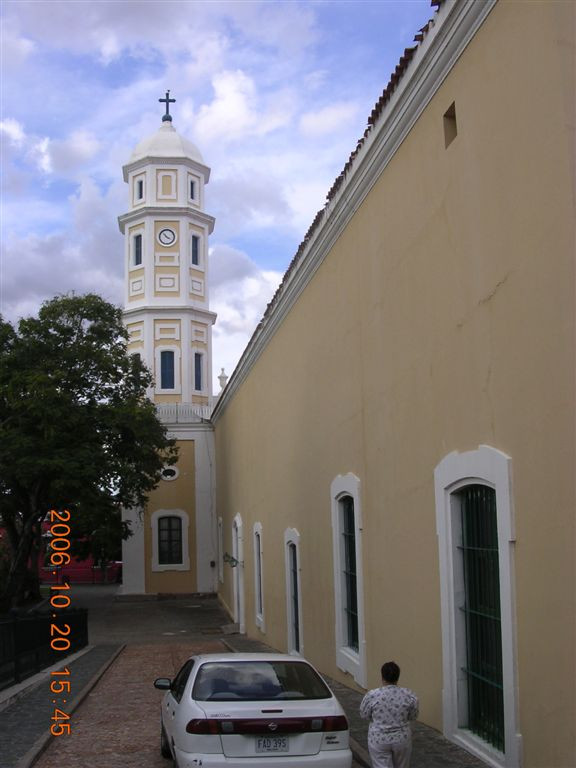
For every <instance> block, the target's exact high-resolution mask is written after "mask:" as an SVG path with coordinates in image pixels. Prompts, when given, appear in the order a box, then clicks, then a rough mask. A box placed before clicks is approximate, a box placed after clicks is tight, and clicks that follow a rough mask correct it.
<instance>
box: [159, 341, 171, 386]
mask: <svg viewBox="0 0 576 768" xmlns="http://www.w3.org/2000/svg"><path fill="white" fill-rule="evenodd" d="M160 389H174V352H172V351H171V350H168V349H164V350H163V351H162V352H160Z"/></svg>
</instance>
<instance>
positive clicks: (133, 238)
mask: <svg viewBox="0 0 576 768" xmlns="http://www.w3.org/2000/svg"><path fill="white" fill-rule="evenodd" d="M138 235H139V236H140V237H141V238H142V247H141V251H140V255H141V257H142V260H141V261H140V264H135V263H134V259H135V258H136V245H135V241H136V237H137V236H138ZM129 242H130V254H129V258H128V264H129V269H130V271H133V270H136V269H144V259H145V256H146V253H145V250H146V248H145V243H146V238H145V237H144V227H142V228H140V229H134V230H132V232H130V241H129Z"/></svg>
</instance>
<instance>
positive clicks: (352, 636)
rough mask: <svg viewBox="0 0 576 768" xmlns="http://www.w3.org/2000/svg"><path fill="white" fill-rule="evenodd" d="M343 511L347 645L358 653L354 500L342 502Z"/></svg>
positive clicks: (346, 498) (350, 498) (346, 499)
mask: <svg viewBox="0 0 576 768" xmlns="http://www.w3.org/2000/svg"><path fill="white" fill-rule="evenodd" d="M340 508H341V510H342V539H343V545H344V614H345V617H346V645H347V646H348V648H352V649H353V650H355V651H357V650H358V648H359V643H358V586H357V572H356V526H355V519H354V499H353V498H352V497H351V496H345V497H344V498H343V499H341V501H340Z"/></svg>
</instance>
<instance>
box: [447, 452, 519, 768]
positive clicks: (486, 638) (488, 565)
mask: <svg viewBox="0 0 576 768" xmlns="http://www.w3.org/2000/svg"><path fill="white" fill-rule="evenodd" d="M435 486H436V527H437V532H438V547H439V564H440V588H441V592H440V598H441V611H442V612H441V617H442V655H443V678H444V681H443V720H444V725H443V730H444V734H445V736H447V737H448V738H449V739H451V740H452V741H454V742H455V743H457V744H460V745H461V746H463V747H465V748H466V749H468V750H469V751H470V752H472V753H473V754H475V755H477V756H478V757H480V758H481V759H485V760H487V761H488V762H489V763H490V765H495V766H496V765H501V766H506V767H508V766H510V767H512V766H514V767H516V766H518V765H519V764H520V762H519V761H520V753H521V734H520V729H519V714H518V700H517V691H518V682H517V681H518V673H517V650H516V619H515V601H514V594H515V588H514V542H515V532H514V507H513V496H512V480H511V459H510V457H509V456H506V454H504V453H502V452H501V451H498V450H497V449H495V448H491V447H490V446H486V445H482V446H480V448H478V450H475V451H467V452H465V453H458V452H456V451H455V452H453V453H450V454H448V456H446V457H445V458H444V459H443V460H442V461H441V462H440V464H439V465H438V466H437V467H436V470H435Z"/></svg>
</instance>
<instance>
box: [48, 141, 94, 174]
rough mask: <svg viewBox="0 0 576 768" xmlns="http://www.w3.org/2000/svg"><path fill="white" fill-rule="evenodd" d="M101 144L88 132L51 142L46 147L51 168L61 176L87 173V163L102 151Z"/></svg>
mask: <svg viewBox="0 0 576 768" xmlns="http://www.w3.org/2000/svg"><path fill="white" fill-rule="evenodd" d="M100 146H101V144H100V142H99V141H98V139H97V138H96V137H95V136H94V134H92V133H90V132H89V131H86V130H77V131H73V132H72V133H71V134H70V135H69V136H68V137H67V138H65V139H56V140H53V141H50V142H49V143H48V145H47V147H46V152H47V155H48V157H49V167H50V170H51V171H52V172H54V173H57V174H59V175H61V176H67V175H69V174H73V175H74V174H75V172H76V171H78V170H81V171H82V172H83V173H86V170H87V169H86V163H87V161H89V160H92V158H94V157H95V156H96V154H97V153H98V151H99V150H100Z"/></svg>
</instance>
